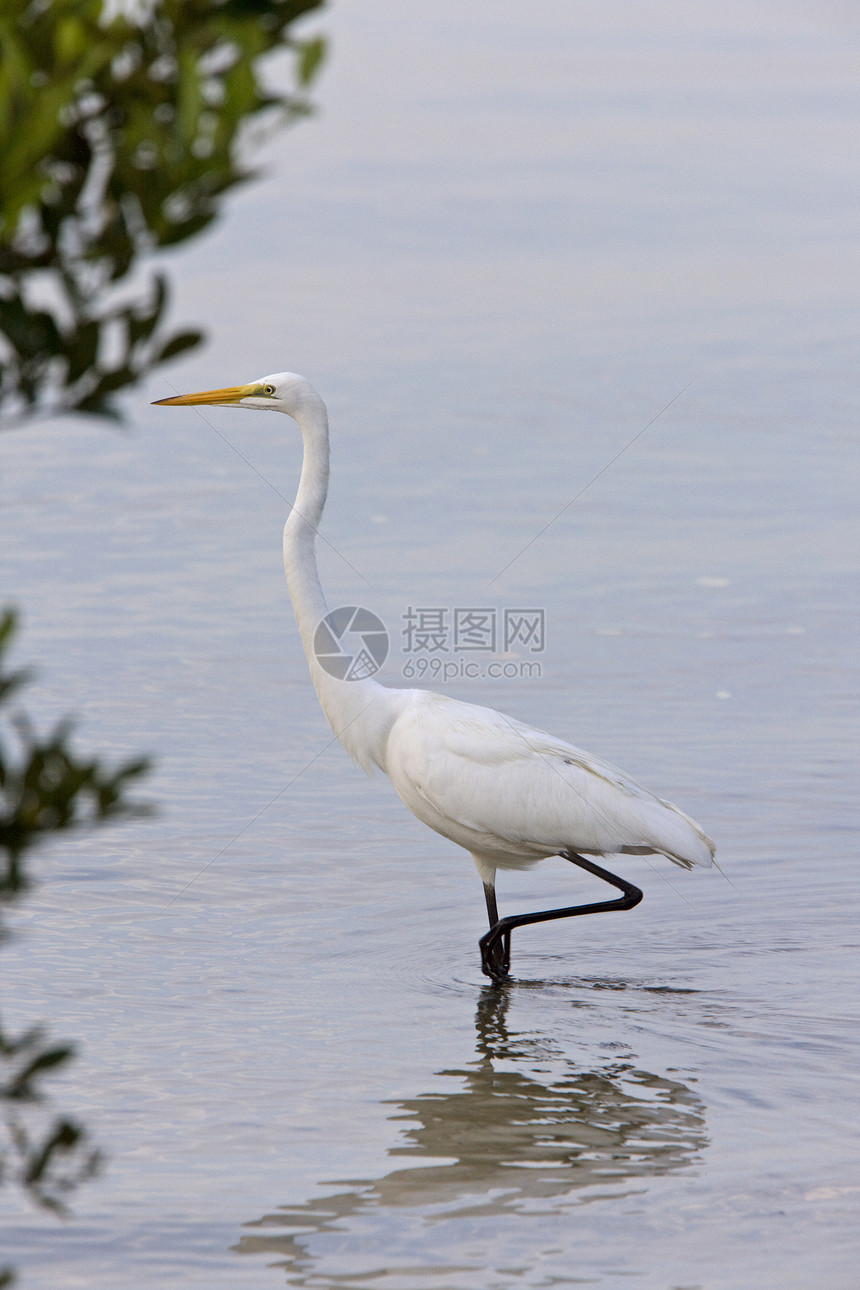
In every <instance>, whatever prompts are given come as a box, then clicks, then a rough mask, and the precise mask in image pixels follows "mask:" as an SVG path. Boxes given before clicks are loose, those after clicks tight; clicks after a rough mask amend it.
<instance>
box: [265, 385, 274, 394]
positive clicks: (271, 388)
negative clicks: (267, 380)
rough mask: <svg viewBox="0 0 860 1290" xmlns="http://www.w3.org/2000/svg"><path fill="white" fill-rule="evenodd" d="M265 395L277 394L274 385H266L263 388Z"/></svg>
mask: <svg viewBox="0 0 860 1290" xmlns="http://www.w3.org/2000/svg"><path fill="white" fill-rule="evenodd" d="M263 393H264V394H274V393H275V387H274V385H264V386H263Z"/></svg>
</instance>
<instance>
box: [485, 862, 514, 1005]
mask: <svg viewBox="0 0 860 1290" xmlns="http://www.w3.org/2000/svg"><path fill="white" fill-rule="evenodd" d="M484 899H485V900H486V902H487V917H488V918H489V920H490V931H489V932H488V933H487V936H489V935H490V932H492V931H493V929H494V928H495V927H498V926H499V907H498V905H497V904H496V889H495V887H493V886H491V885H490V883H488V882H485V883H484ZM486 939H487V937H486V936H485V937H484V938H483V939H482V941H481V967H482V969H483V971H484V973H485V974H486V975H487V976H489V977H492V978H493V981H494V982H498V981H503V980H504V979H505V977H506V976H507V975H508V968H509V967H510V963H511V934H510V932H502V934H501V935H500V936H499V937H497V938H496V939H495V940H494V941H493V944H492V945H491V946H490V947H489V948H488V950H487V951H486V953H485V951H484V941H485V940H486Z"/></svg>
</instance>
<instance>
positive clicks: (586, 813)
mask: <svg viewBox="0 0 860 1290" xmlns="http://www.w3.org/2000/svg"><path fill="white" fill-rule="evenodd" d="M415 693H416V694H421V693H422V692H420V691H418V692H415ZM424 693H425V695H426V697H425V698H423V699H418V700H416V702H415V703H414V704H413V705H411V707H410V708H409V709H408V710H406V711H405V712H404V714H403V716H402V718H400V719H399V720H398V722H397V723H396V724H395V727H394V729H393V731H392V743H393V745H394V747H393V749H392V751H393V752H394V753H395V754H396V755H395V757H393V758H392V762H393V761H394V760H396V762H397V766H396V767H395V766H394V765H393V764H392V765H391V766H389V767H387V769H388V773H389V775H390V776H391V778H392V780H393V781H394V782H395V786H396V787H397V788H398V791H399V792H400V794H401V796H402V797H403V798H404V800H405V801H407V804H408V805H410V806H411V807H412V809H413V810H415V811H416V814H419V815H421V812H420V811H419V810H417V809H416V806H415V800H416V799H421V800H423V801H424V802H426V803H427V805H428V807H429V808H430V809H431V811H432V812H433V813H434V814H435V815H436V817H438V818H440V819H443V820H447V821H449V822H450V823H451V824H452V825H454V826H459V827H461V828H462V829H465V830H468V831H470V832H471V833H474V834H476V835H482V836H486V837H490V838H498V839H500V840H501V841H503V842H504V843H506V844H509V845H510V846H512V847H517V846H518V845H522V846H523V848H524V849H526V851H532V852H533V853H537V852H542V853H543V854H547V855H549V854H553V853H554V852H556V851H558V850H560V849H562V848H568V847H569V848H572V849H574V850H579V851H586V852H588V853H590V854H597V855H601V854H602V855H608V854H612V853H617V852H621V851H626V852H652V851H657V852H663V853H664V854H665V855H668V856H669V857H670V858H671V859H672V860H675V861H676V862H677V863H678V864H681V865H684V866H686V867H689V866H690V865H693V864H702V865H707V864H710V862H711V856H712V847H711V844H710V843H709V842H708V839H707V838H705V836H704V834H703V833H702V831H701V830H700V829H699V827H698V826H697V825H696V824H694V822H693V821H692V820H690V819H689V817H688V816H686V815H684V814H683V812H681V811H679V810H677V808H676V807H674V806H672V805H671V804H670V803H668V802H663V801H661V800H660V799H659V798H657V797H654V796H653V794H651V793H649V792H648V791H647V790H646V789H644V788H642V787H641V786H640V785H639V784H637V783H636V782H635V781H634V780H632V779H630V778H629V776H627V775H625V774H624V772H623V771H620V770H618V769H617V768H616V767H615V766H612V765H610V764H609V763H608V762H605V761H603V760H601V759H600V758H597V757H593V756H591V754H589V753H586V752H583V750H582V749H581V748H577V747H575V746H574V745H573V744H569V743H567V742H566V741H565V740H562V739H556V738H554V737H553V736H552V735H548V734H545V733H544V732H543V731H541V730H535V729H533V728H532V727H530V726H526V725H524V724H523V723H522V722H519V721H515V720H514V719H513V718H511V717H507V716H505V715H504V714H503V713H500V712H496V711H495V710H494V709H492V708H483V707H478V706H476V705H473V704H467V703H460V702H458V701H457V700H454V699H448V698H447V697H445V696H442V695H432V694H429V693H426V692H424ZM398 781H399V782H398ZM404 789H406V791H405V792H404ZM407 794H410V795H411V796H412V798H413V800H412V801H409V800H408V797H407ZM421 818H425V819H426V817H425V816H422V817H421ZM426 822H427V823H430V820H429V819H426ZM433 827H438V823H437V824H434V825H433ZM440 831H444V830H441V829H440Z"/></svg>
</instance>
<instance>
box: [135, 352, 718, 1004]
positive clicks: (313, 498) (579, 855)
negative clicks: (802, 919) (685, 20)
mask: <svg viewBox="0 0 860 1290" xmlns="http://www.w3.org/2000/svg"><path fill="white" fill-rule="evenodd" d="M159 403H160V404H168V405H170V404H172V405H186V404H188V405H194V404H210V405H211V404H215V405H221V406H227V407H241V408H252V409H253V408H256V409H259V410H266V411H272V412H285V413H286V414H287V415H288V416H290V417H292V418H293V419H294V420H295V421H296V422H297V424H298V426H299V429H300V430H301V433H302V439H303V442H304V456H303V461H302V472H301V479H300V481H299V489H298V493H297V494H296V500H295V504H294V506H293V509H292V511H291V512H290V515H289V518H288V519H287V522H286V526H285V528H284V568H285V571H286V576H287V585H288V588H289V592H290V598H291V600H292V603H293V609H294V610H295V615H296V621H297V623H298V627H299V632H300V634H301V638H302V645H303V646H304V651H305V656H306V658H307V662H308V667H309V669H310V674H311V679H312V681H313V684H314V688H315V689H316V692H317V695H318V697H319V701H320V704H321V705H322V709H323V711H324V713H325V715H326V717H327V718H328V721H329V724H330V725H331V728H332V730H333V731H334V733H335V735H336V736H337V738H338V739H339V740H340V742H341V743H342V744H343V746H344V748H345V749H346V750H347V752H348V753H349V754H350V756H351V757H353V758H354V759H355V761H357V762H358V764H359V765H360V766H362V767H364V769H365V770H367V771H370V770H371V769H372V768H373V767H374V766H378V767H379V768H380V770H382V771H384V772H385V773H386V774H387V775H388V777H389V779H390V780H391V782H392V784H393V785H394V787H395V789H396V790H397V792H398V794H399V795H400V798H401V799H402V801H403V802H404V803H405V804H406V806H408V807H409V809H410V811H412V812H413V814H414V815H416V816H417V817H418V819H419V820H421V821H423V823H424V824H427V825H429V827H430V828H431V829H435V831H436V832H437V833H441V834H442V836H443V837H446V838H450V840H451V841H452V842H456V843H457V844H458V845H459V846H461V847H464V848H465V850H467V851H468V852H470V854H471V856H472V859H473V860H474V862H475V865H476V867H477V869H478V873H479V874H480V876H481V879H482V881H483V883H484V891H485V895H486V900H487V909H488V912H489V916H490V928H491V930H490V932H489V933H487V935H486V936H485V937H484V938H483V939H482V963H483V968H484V971H485V972H486V973H487V974H488V975H489V976H492V977H493V978H494V979H496V980H498V979H501V978H503V977H504V976H505V975H506V974H507V966H508V961H509V956H510V930H511V928H512V927H513V926H517V925H519V924H520V923H524V922H536V921H543V920H544V919H548V918H553V917H566V916H569V915H571V914H573V913H587V912H595V911H596V910H600V909H610V908H630V907H631V906H632V905H633V904H635V903H637V902H638V900H640V899H641V892H639V890H638V888H636V887H633V885H632V884H630V883H627V882H625V881H624V880H623V879H620V878H617V877H616V876H615V875H612V874H609V873H607V871H606V870H604V869H601V868H600V867H599V866H597V865H595V864H593V863H592V862H589V861H586V860H584V859H583V856H607V855H617V854H619V853H624V854H634V855H649V854H661V855H664V856H667V857H668V858H669V859H670V860H672V861H674V862H675V864H678V865H681V866H683V867H684V868H687V869H689V868H690V867H691V866H693V865H703V866H707V865H710V864H711V861H712V858H713V854H714V845H713V843H712V842H711V841H710V839H709V838H707V837H706V836H705V834H704V833H703V831H702V830H701V829H700V828H699V826H698V825H697V824H696V823H695V822H694V821H693V820H691V819H690V817H689V816H687V815H685V814H684V813H683V811H680V810H678V808H677V807H676V806H673V805H672V804H671V803H670V802H664V801H662V800H661V799H660V798H658V797H654V796H653V794H651V793H649V792H648V791H647V790H646V789H644V788H641V787H640V786H639V785H638V784H636V783H635V782H634V781H633V780H631V779H630V778H628V776H627V775H625V774H624V773H623V772H622V771H620V770H616V768H615V767H614V766H610V765H609V764H608V763H607V762H604V761H601V760H600V759H599V758H597V757H592V756H591V755H590V754H589V753H585V752H583V751H582V750H581V749H579V748H575V747H574V746H573V745H572V744H569V743H566V742H565V741H564V740H562V739H556V738H554V737H553V736H552V735H548V734H544V733H543V732H542V731H540V730H534V729H532V728H531V727H529V726H526V725H523V724H522V723H521V722H519V721H515V720H514V719H513V718H511V717H507V716H505V715H504V714H502V713H500V712H496V711H495V710H494V709H492V708H484V707H479V706H477V705H476V704H471V703H462V702H460V701H458V700H457V699H451V698H448V697H447V696H446V695H442V694H434V693H432V692H430V691H428V690H417V689H411V690H393V689H389V688H388V687H387V686H383V685H380V684H379V683H378V682H377V681H375V680H373V679H372V678H368V679H364V680H350V681H343V680H340V679H338V678H337V677H334V676H332V675H330V674H329V672H327V671H326V670H325V669H324V668H323V667H321V666H320V663H319V661H318V659H317V657H316V654H315V652H314V635H315V633H316V629H317V626H318V625H319V623H320V622H321V620H322V619H323V618H324V617H325V616H326V614H327V613H328V608H327V606H326V602H325V597H324V596H323V592H322V587H321V585H320V580H319V574H318V572H317V563H316V554H315V540H316V535H317V529H318V527H319V523H320V519H321V517H322V512H323V507H324V505H325V500H326V493H327V491H328V479H329V436H328V417H327V414H326V409H325V404H324V403H323V401H322V399H321V398H320V397H319V395H318V394H317V393H316V391H315V390H314V389H313V388H312V386H311V385H309V384H308V382H307V381H305V380H304V379H303V378H302V377H300V376H296V375H295V374H293V373H291V372H279V373H277V374H276V375H274V376H264V377H262V378H261V379H260V380H259V381H253V382H251V383H250V384H249V385H239V386H234V387H232V388H229V389H221V390H209V391H206V392H205V393H202V394H186V395H179V396H177V397H175V398H170V399H160V400H159ZM553 855H563V856H565V857H566V858H567V859H569V860H571V861H573V862H574V863H576V864H578V865H580V866H581V867H583V868H586V869H589V870H590V871H591V872H593V873H596V874H598V875H599V876H600V877H602V878H604V879H605V880H606V881H609V882H611V883H612V884H613V885H614V886H616V887H618V888H620V889H621V890H622V891H624V892H625V893H626V898H625V899H622V900H617V901H611V902H605V903H602V904H600V905H597V906H578V907H574V908H573V909H570V910H558V911H547V912H546V913H541V914H530V915H520V916H515V917H513V918H508V919H503V920H501V921H499V919H498V913H497V910H496V900H495V876H496V870H497V869H522V868H525V867H527V866H529V865H532V864H534V863H536V862H537V861H538V860H541V859H544V858H545V857H547V856H553Z"/></svg>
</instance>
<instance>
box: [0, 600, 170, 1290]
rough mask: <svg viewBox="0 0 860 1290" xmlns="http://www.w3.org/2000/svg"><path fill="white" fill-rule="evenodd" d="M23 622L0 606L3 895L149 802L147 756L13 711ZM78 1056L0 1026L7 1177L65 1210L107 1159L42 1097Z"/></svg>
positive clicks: (0, 1169)
mask: <svg viewBox="0 0 860 1290" xmlns="http://www.w3.org/2000/svg"><path fill="white" fill-rule="evenodd" d="M15 625H16V620H15V615H14V613H13V612H12V611H11V610H6V611H4V612H2V613H0V902H2V901H3V900H11V899H13V898H14V897H15V896H17V895H19V894H20V892H21V891H22V890H23V889H24V888H25V887H26V886H27V881H28V876H27V873H26V871H25V869H24V864H23V862H24V859H25V857H26V856H27V854H28V853H29V852H30V851H31V850H32V849H33V848H35V847H36V846H37V845H38V844H39V843H40V842H41V841H43V840H44V839H45V838H47V837H48V836H50V835H52V834H55V833H60V832H63V831H65V830H67V829H70V828H73V827H75V826H79V825H85V824H89V825H93V824H98V823H101V822H103V821H106V820H109V819H114V818H116V817H117V816H121V815H130V814H139V813H140V812H141V811H142V810H144V809H145V808H144V807H142V806H141V805H140V804H139V803H135V802H130V801H129V800H128V798H127V797H126V791H127V789H128V787H129V785H130V784H131V783H132V782H133V781H135V780H136V779H138V778H139V777H140V776H141V775H143V774H144V773H145V771H146V770H147V767H148V762H147V761H146V759H145V758H137V759H135V760H134V761H130V762H127V763H126V764H125V765H123V766H119V767H117V768H115V769H110V768H108V767H106V766H105V765H104V764H103V763H102V762H101V761H100V760H99V759H97V758H94V757H85V758H81V757H79V756H78V754H77V753H76V752H75V750H74V749H73V748H72V746H71V742H70V740H71V731H72V727H71V723H70V722H69V721H68V720H66V721H60V722H59V723H58V724H57V725H56V726H55V728H54V730H53V731H52V732H51V733H50V734H49V735H48V736H47V737H45V738H42V737H40V736H39V735H38V734H37V733H36V731H35V729H34V727H33V724H32V722H31V721H30V720H29V719H28V718H27V716H26V715H25V714H24V713H23V712H22V711H20V710H17V709H12V710H10V705H12V704H14V703H15V701H16V696H17V694H18V692H19V691H20V690H21V689H22V687H23V686H24V685H25V684H26V683H27V681H28V680H29V679H30V675H29V673H28V672H27V671H25V670H24V669H18V670H17V671H13V670H11V669H9V668H8V665H7V662H6V655H7V651H8V649H9V646H10V644H11V642H12V637H13V635H14V631H15ZM0 934H2V928H0ZM72 1055H73V1049H72V1048H71V1047H70V1046H69V1045H68V1044H54V1043H50V1042H49V1041H47V1040H46V1038H45V1035H44V1033H43V1032H42V1030H41V1028H39V1027H32V1028H31V1029H29V1030H27V1031H25V1032H24V1033H23V1034H21V1035H18V1036H16V1037H14V1038H13V1037H11V1036H9V1035H7V1034H5V1033H4V1031H3V1028H2V1026H0V1105H2V1107H3V1108H4V1110H3V1114H2V1119H0V1186H2V1184H3V1183H4V1182H16V1183H18V1184H19V1185H20V1186H21V1187H23V1188H24V1190H25V1191H26V1192H27V1194H28V1195H29V1196H30V1197H31V1198H32V1199H33V1200H34V1201H36V1202H37V1203H38V1204H40V1205H44V1206H46V1207H47V1208H49V1209H53V1210H54V1211H56V1212H57V1213H62V1212H63V1211H64V1197H65V1196H66V1195H67V1193H68V1192H70V1191H71V1190H72V1189H73V1188H74V1187H76V1186H77V1185H78V1183H79V1182H81V1181H83V1180H84V1179H85V1178H88V1177H90V1176H91V1175H92V1174H93V1173H94V1172H95V1170H96V1169H97V1168H98V1165H99V1153H98V1152H97V1151H96V1150H95V1149H94V1148H93V1147H92V1146H91V1145H90V1143H89V1140H88V1138H87V1134H86V1131H85V1130H84V1129H83V1128H82V1127H81V1125H79V1124H77V1123H76V1122H75V1121H74V1120H72V1119H69V1118H68V1117H66V1116H61V1117H52V1116H51V1115H50V1113H48V1112H46V1111H45V1109H44V1108H43V1106H42V1105H41V1104H42V1103H44V1101H45V1095H44V1092H43V1088H42V1081H43V1080H44V1079H45V1078H46V1077H47V1076H49V1075H52V1074H54V1073H55V1072H56V1071H58V1070H59V1069H61V1068H62V1067H63V1066H64V1064H65V1063H66V1062H68V1061H69V1059H70V1058H71V1057H72ZM11 1282H12V1271H11V1269H9V1268H6V1269H0V1287H3V1286H8V1285H10V1284H11Z"/></svg>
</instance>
